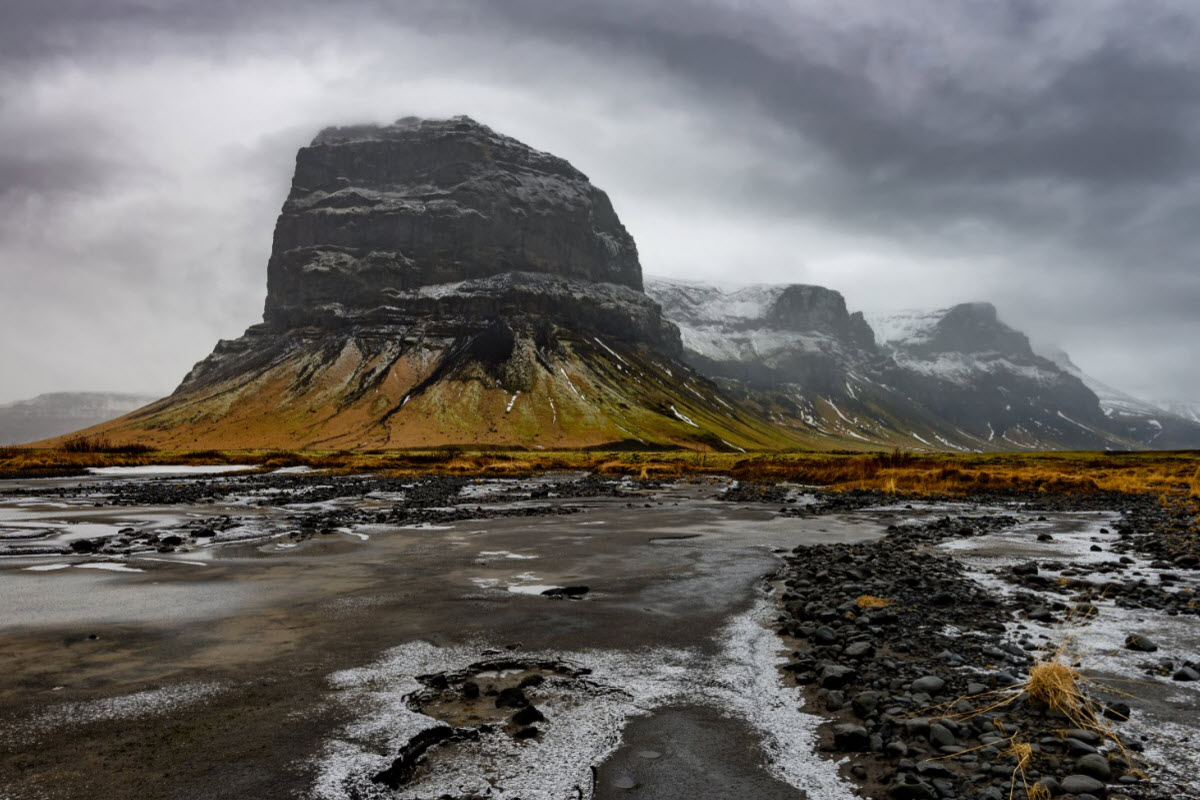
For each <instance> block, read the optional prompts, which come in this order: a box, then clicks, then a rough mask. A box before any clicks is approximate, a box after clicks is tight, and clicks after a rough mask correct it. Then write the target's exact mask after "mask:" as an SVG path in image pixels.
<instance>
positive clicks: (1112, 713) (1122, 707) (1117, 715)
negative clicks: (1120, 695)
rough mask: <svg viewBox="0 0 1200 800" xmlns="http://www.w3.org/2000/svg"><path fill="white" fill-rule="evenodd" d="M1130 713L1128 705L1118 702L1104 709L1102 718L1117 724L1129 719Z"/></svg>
mask: <svg viewBox="0 0 1200 800" xmlns="http://www.w3.org/2000/svg"><path fill="white" fill-rule="evenodd" d="M1132 713H1133V710H1132V709H1131V708H1130V707H1129V704H1128V703H1122V702H1119V701H1118V702H1115V703H1112V704H1110V705H1107V706H1105V707H1104V716H1106V717H1108V718H1109V719H1111V720H1117V721H1118V722H1119V721H1122V720H1127V719H1129V715H1130V714H1132Z"/></svg>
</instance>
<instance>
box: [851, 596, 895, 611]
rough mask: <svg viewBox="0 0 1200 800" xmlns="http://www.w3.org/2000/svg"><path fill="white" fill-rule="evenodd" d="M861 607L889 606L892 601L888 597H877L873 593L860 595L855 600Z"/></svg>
mask: <svg viewBox="0 0 1200 800" xmlns="http://www.w3.org/2000/svg"><path fill="white" fill-rule="evenodd" d="M854 602H855V603H857V604H858V607H859V608H887V607H888V606H890V605H891V604H892V601H891V600H889V599H888V598H886V597H876V596H875V595H873V594H864V595H859V596H858V597H857V598H855V600H854Z"/></svg>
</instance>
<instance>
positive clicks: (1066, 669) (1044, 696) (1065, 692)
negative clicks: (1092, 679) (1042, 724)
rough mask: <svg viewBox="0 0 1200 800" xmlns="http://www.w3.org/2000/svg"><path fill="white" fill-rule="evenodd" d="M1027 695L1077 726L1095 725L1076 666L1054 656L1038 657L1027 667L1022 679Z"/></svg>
mask: <svg viewBox="0 0 1200 800" xmlns="http://www.w3.org/2000/svg"><path fill="white" fill-rule="evenodd" d="M1025 691H1026V692H1028V693H1029V699H1030V700H1032V701H1034V702H1035V703H1041V704H1042V705H1044V706H1046V708H1048V709H1050V710H1051V711H1057V712H1058V713H1060V714H1062V715H1063V716H1064V717H1066V718H1067V719H1069V720H1071V721H1072V722H1075V723H1080V724H1079V725H1078V727H1081V728H1084V727H1095V721H1094V719H1093V718H1094V717H1095V714H1094V712H1093V711H1092V710H1091V701H1090V700H1089V698H1088V697H1087V695H1086V694H1084V691H1083V676H1082V675H1080V674H1079V670H1077V669H1075V668H1074V667H1072V666H1071V665H1070V664H1067V663H1064V662H1063V661H1062V660H1060V659H1058V658H1054V659H1051V660H1045V661H1039V662H1038V663H1036V664H1034V665H1033V667H1032V668H1031V669H1030V670H1029V679H1028V680H1027V681H1026V682H1025Z"/></svg>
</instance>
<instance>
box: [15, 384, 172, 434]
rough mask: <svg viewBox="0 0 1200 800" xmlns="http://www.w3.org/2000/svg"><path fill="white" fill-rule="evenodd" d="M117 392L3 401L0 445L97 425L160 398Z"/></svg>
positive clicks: (65, 394) (79, 393)
mask: <svg viewBox="0 0 1200 800" xmlns="http://www.w3.org/2000/svg"><path fill="white" fill-rule="evenodd" d="M157 399H158V398H157V396H151V395H141V394H121V393H114V392H53V393H50V394H39V395H38V396H37V397H34V398H31V399H29V400H18V401H16V402H14V403H6V404H4V405H0V445H9V444H22V443H24V442H32V441H34V440H37V439H45V438H48V437H51V436H59V435H61V434H64V433H70V432H71V431H74V430H78V429H79V428H86V427H88V426H91V425H97V424H99V423H101V422H105V421H107V420H110V419H115V418H117V417H119V416H121V415H122V414H127V413H129V412H130V411H133V410H134V409H136V408H141V407H142V406H144V405H147V404H148V403H151V402H153V401H154V400H157Z"/></svg>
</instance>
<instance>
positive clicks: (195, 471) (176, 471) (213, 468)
mask: <svg viewBox="0 0 1200 800" xmlns="http://www.w3.org/2000/svg"><path fill="white" fill-rule="evenodd" d="M248 469H258V467H257V465H255V464H211V465H200V466H189V465H186V464H149V465H146V466H142V467H88V473H89V474H91V475H107V476H113V477H128V478H140V477H145V476H147V475H220V474H221V473H223V472H245V471H246V470H248Z"/></svg>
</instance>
